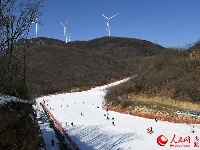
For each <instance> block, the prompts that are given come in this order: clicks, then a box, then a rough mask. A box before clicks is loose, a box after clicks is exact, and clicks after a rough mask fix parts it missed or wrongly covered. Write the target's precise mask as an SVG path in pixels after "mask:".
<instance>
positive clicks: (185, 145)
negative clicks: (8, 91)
mask: <svg viewBox="0 0 200 150" xmlns="http://www.w3.org/2000/svg"><path fill="white" fill-rule="evenodd" d="M126 80H127V79H125V80H122V81H119V82H115V83H113V84H109V85H105V86H101V87H96V88H93V89H91V90H88V91H83V92H75V93H66V94H58V95H51V96H44V97H40V98H37V99H36V101H37V104H38V105H39V103H40V102H42V103H43V102H44V101H45V105H46V106H47V107H48V108H49V109H50V111H51V113H52V114H53V115H54V117H55V118H56V119H57V120H58V121H59V122H60V124H61V125H62V127H63V128H64V129H65V130H66V132H67V133H68V134H69V136H70V137H71V139H72V140H73V141H75V142H76V143H77V145H78V146H79V148H80V149H82V150H140V149H142V150H158V149H162V150H171V149H172V150H173V149H176V150H182V149H184V150H189V149H190V150H191V149H195V150H197V149H200V147H198V146H200V140H198V138H199V139H200V125H194V130H195V133H192V132H190V131H191V129H192V128H193V125H188V124H179V123H170V122H164V121H158V122H155V120H153V119H146V118H141V117H137V116H131V115H127V114H120V113H117V112H112V111H108V112H107V111H106V110H103V109H102V101H104V95H105V89H106V88H107V87H109V86H114V85H116V84H119V83H121V82H125V81H126ZM107 117H109V119H107ZM72 122H73V125H74V126H72V125H71V123H72ZM113 123H114V125H113ZM149 127H152V129H153V131H154V132H153V133H152V134H148V133H147V128H149ZM160 135H164V136H165V138H164V137H162V138H161V141H160V140H159V142H158V143H161V145H164V146H160V145H159V144H158V143H157V138H158V137H159V136H160ZM167 140H168V141H167ZM163 141H167V143H166V144H162V143H163Z"/></svg>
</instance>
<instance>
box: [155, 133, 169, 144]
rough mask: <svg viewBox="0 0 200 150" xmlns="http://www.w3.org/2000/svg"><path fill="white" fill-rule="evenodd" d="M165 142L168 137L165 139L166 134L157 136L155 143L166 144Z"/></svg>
mask: <svg viewBox="0 0 200 150" xmlns="http://www.w3.org/2000/svg"><path fill="white" fill-rule="evenodd" d="M167 142H168V139H167V137H166V136H164V135H160V136H158V137H157V143H158V145H160V146H165V145H166V144H167Z"/></svg>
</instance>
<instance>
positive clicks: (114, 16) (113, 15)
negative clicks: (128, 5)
mask: <svg viewBox="0 0 200 150" xmlns="http://www.w3.org/2000/svg"><path fill="white" fill-rule="evenodd" d="M117 15H119V13H117V14H115V15H113V16H112V17H110V18H109V19H112V18H113V17H115V16H117Z"/></svg>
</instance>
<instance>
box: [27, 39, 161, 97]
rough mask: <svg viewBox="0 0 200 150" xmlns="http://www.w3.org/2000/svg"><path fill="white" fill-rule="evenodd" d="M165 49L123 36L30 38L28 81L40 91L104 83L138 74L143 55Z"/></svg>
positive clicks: (62, 89)
mask: <svg viewBox="0 0 200 150" xmlns="http://www.w3.org/2000/svg"><path fill="white" fill-rule="evenodd" d="M163 49H165V48H164V47H162V46H160V45H157V44H154V43H152V42H149V41H145V40H139V39H131V38H120V37H102V38H98V39H93V40H90V41H74V42H70V43H65V42H63V41H60V40H56V39H51V38H35V39H30V40H28V49H27V50H26V52H27V53H26V55H27V83H28V85H29V87H31V91H32V92H33V93H34V94H36V95H41V94H49V93H56V92H66V91H70V90H71V89H72V88H75V87H91V86H97V85H102V84H105V83H108V82H111V81H114V80H118V79H121V78H124V77H127V76H131V75H134V74H135V69H136V67H137V64H138V63H140V62H141V60H142V59H143V58H146V57H152V56H154V55H157V54H158V53H160V52H161V51H162V50H163Z"/></svg>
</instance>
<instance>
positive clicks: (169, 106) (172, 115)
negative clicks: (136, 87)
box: [108, 95, 200, 124]
mask: <svg viewBox="0 0 200 150" xmlns="http://www.w3.org/2000/svg"><path fill="white" fill-rule="evenodd" d="M128 99H129V101H131V104H132V105H131V106H128V107H126V108H122V107H114V106H108V109H109V110H113V111H117V112H120V113H125V114H131V115H134V116H140V117H145V118H150V119H155V118H156V119H158V120H162V121H169V122H175V123H188V124H199V123H200V118H199V117H197V116H194V115H193V116H191V115H189V114H178V113H177V111H181V110H200V105H198V104H194V103H190V102H181V101H175V100H173V99H170V98H164V97H153V98H148V97H145V96H134V95H129V96H128Z"/></svg>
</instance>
